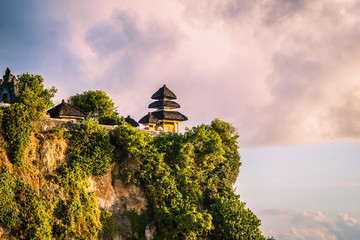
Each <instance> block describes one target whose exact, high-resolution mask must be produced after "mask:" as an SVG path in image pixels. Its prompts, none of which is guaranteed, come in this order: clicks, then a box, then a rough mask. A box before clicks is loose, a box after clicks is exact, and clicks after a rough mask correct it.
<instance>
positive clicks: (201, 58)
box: [0, 0, 360, 146]
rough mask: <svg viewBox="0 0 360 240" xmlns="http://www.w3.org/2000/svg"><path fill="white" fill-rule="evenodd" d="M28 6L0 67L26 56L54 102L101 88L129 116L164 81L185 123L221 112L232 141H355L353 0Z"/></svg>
mask: <svg viewBox="0 0 360 240" xmlns="http://www.w3.org/2000/svg"><path fill="white" fill-rule="evenodd" d="M14 6H16V4H15V5H14ZM54 9H56V11H54ZM37 11H40V12H39V14H38V16H39V17H37V18H36V19H37V20H36V21H34V22H31V23H32V24H30V25H26V24H25V23H24V26H26V28H24V29H26V31H25V33H26V35H25V37H24V38H21V37H20V38H19V37H18V35H16V34H15V32H14V31H10V34H8V36H10V38H13V39H10V38H3V39H2V40H0V42H1V41H3V42H2V43H3V44H2V45H4V46H5V45H6V46H11V48H6V49H12V50H16V49H21V54H20V53H18V54H17V53H13V52H10V51H9V50H0V53H3V54H2V55H1V57H0V64H2V65H4V64H5V65H7V64H8V63H7V59H12V60H11V63H16V62H18V64H19V65H20V64H22V65H23V66H26V65H27V64H28V66H29V70H28V71H30V72H33V71H37V72H35V73H37V74H41V75H44V76H45V77H46V78H45V80H46V81H47V80H48V79H49V80H50V82H51V84H52V85H56V86H59V88H60V91H59V93H58V96H59V99H61V98H64V97H66V95H70V94H74V93H75V92H81V91H84V90H87V89H102V90H105V91H106V92H107V93H108V94H109V95H110V96H111V97H112V98H113V99H114V100H115V102H116V103H117V105H119V109H118V110H119V112H120V113H121V114H123V115H128V114H131V115H135V116H134V117H135V118H136V119H137V118H140V117H142V115H144V114H145V113H146V112H147V111H148V109H147V105H148V104H149V103H150V96H151V94H152V93H153V92H155V91H156V90H157V88H158V87H160V86H161V85H162V84H164V83H167V84H168V86H169V87H170V88H171V89H172V90H173V91H174V92H175V93H177V94H178V97H179V103H180V105H181V106H182V109H181V111H183V112H184V114H186V115H187V116H188V117H189V121H188V122H187V123H184V125H187V126H192V125H195V124H199V123H208V122H210V121H211V120H212V119H214V118H215V117H220V118H222V119H224V120H226V121H230V122H233V123H234V124H235V126H236V127H237V128H238V131H239V134H240V142H241V145H242V146H244V145H247V146H250V145H251V146H257V145H273V144H288V143H312V142H323V141H328V140H330V139H331V138H333V139H336V140H338V139H344V138H351V139H359V138H360V125H359V124H358V123H357V122H356V121H354V119H356V118H357V116H358V115H359V111H358V108H357V107H356V104H354V102H357V101H358V98H359V97H358V95H359V93H358V90H357V89H360V83H359V81H358V79H359V78H360V70H359V68H358V64H357V63H358V62H359V60H360V46H359V44H358V42H359V40H360V29H359V27H358V26H359V22H360V17H359V16H360V4H358V3H357V1H355V0H348V1H335V0H334V1H325V0H314V1H310V0H306V1H300V0H266V1H252V0H246V1H240V0H226V1H223V0H221V1H220V0H217V1H211V2H209V1H204V0H199V1H196V2H194V1H188V0H181V1H180V0H173V1H152V2H151V4H150V3H149V2H148V1H143V0H134V1H127V0H122V1H115V0H106V1H102V2H99V1H95V0H89V1H88V2H87V4H84V3H83V2H82V1H61V2H60V1H59V2H52V3H51V4H50V3H48V4H45V5H43V6H42V8H38V9H37ZM41 12H42V13H41ZM50 12H51V13H52V14H48V13H50ZM24 16H27V15H24ZM39 19H40V20H39ZM20 20H21V21H22V22H25V20H26V19H25V20H24V21H23V20H22V18H19V21H20ZM21 21H20V22H21ZM15 23H16V22H15ZM1 26H3V25H1ZM1 26H0V28H1ZM4 26H5V27H2V29H3V30H4V31H3V32H6V30H8V28H10V29H11V28H13V27H14V26H17V25H16V24H15V25H14V24H13V22H11V21H10V22H9V23H6V24H5V25H4ZM0 30H1V29H0ZM28 33H29V34H28ZM36 33H40V34H36ZM26 36H28V38H26ZM34 36H35V37H34ZM39 36H42V37H39ZM34 38H35V39H36V40H39V41H33V39H34ZM19 39H20V40H21V41H20V40H19ZM26 40H29V41H31V43H34V42H35V43H36V44H35V43H34V47H32V46H33V45H29V46H30V48H29V47H24V46H23V45H24V41H25V42H26ZM25 45H26V44H25ZM22 56H26V57H25V58H23V57H22ZM29 56H35V57H33V58H30V57H29ZM29 59H34V60H32V61H31V64H32V65H34V66H33V67H32V65H31V64H30V63H29V62H30V61H29ZM23 61H26V62H23ZM10 68H12V69H14V68H13V67H12V66H10ZM21 69H23V67H22V68H21ZM24 71H27V69H24ZM15 72H16V67H15ZM64 95H65V96H64Z"/></svg>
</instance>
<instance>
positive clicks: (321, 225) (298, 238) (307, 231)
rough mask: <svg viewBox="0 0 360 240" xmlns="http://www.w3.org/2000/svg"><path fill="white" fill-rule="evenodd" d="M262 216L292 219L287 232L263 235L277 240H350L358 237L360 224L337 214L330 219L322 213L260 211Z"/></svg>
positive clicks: (266, 232) (341, 214) (345, 215)
mask: <svg viewBox="0 0 360 240" xmlns="http://www.w3.org/2000/svg"><path fill="white" fill-rule="evenodd" d="M261 213H262V214H270V215H273V216H275V215H279V214H281V215H287V216H291V217H292V224H291V227H290V228H289V229H288V230H287V231H283V232H281V233H280V232H275V231H273V230H269V231H265V235H269V236H274V237H275V238H276V239H278V240H309V239H311V240H350V239H357V238H358V237H359V236H360V224H359V223H358V221H357V220H356V219H355V218H352V217H350V216H349V215H348V214H345V213H339V214H338V217H337V219H335V220H334V219H331V218H329V217H327V216H325V215H324V214H323V213H322V212H320V211H317V212H303V213H294V211H290V210H286V211H285V210H283V209H278V210H271V211H266V210H263V211H261Z"/></svg>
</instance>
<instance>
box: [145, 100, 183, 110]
mask: <svg viewBox="0 0 360 240" xmlns="http://www.w3.org/2000/svg"><path fill="white" fill-rule="evenodd" d="M164 107H169V108H180V105H179V104H178V103H177V102H174V101H167V100H159V101H155V102H153V103H151V104H150V105H149V108H164Z"/></svg>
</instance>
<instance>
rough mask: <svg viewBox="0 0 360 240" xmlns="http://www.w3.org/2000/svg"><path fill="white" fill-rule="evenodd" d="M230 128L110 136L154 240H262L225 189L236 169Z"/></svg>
mask: <svg viewBox="0 0 360 240" xmlns="http://www.w3.org/2000/svg"><path fill="white" fill-rule="evenodd" d="M237 138H238V135H237V134H236V131H235V128H234V127H233V126H232V125H231V124H229V123H226V122H223V121H221V120H218V119H216V120H214V121H213V122H212V123H211V125H201V126H198V127H194V128H192V129H190V130H187V131H186V133H185V134H183V135H179V134H161V135H159V136H157V137H155V138H151V137H149V136H148V135H147V134H146V132H144V131H141V130H139V129H135V128H132V127H131V126H129V125H128V124H122V125H121V126H119V127H118V128H116V129H115V130H114V131H112V133H111V141H112V144H113V145H114V146H115V147H116V150H115V159H116V161H118V163H119V164H120V166H122V167H121V174H122V176H123V180H124V181H125V182H126V183H128V184H131V183H135V184H139V185H141V186H144V188H145V191H146V194H147V196H148V199H149V201H150V206H151V210H152V211H153V214H152V216H153V221H154V222H155V224H156V227H157V229H158V234H157V239H265V237H264V236H262V234H261V231H260V230H259V226H260V220H259V219H258V218H257V217H256V216H255V215H254V214H253V213H252V212H251V211H250V210H249V209H246V208H245V204H244V203H241V202H240V201H239V197H238V196H237V195H236V194H235V193H234V191H233V189H232V187H231V185H232V184H233V183H234V181H235V180H236V175H237V174H238V168H239V166H240V156H239V154H238V151H237Z"/></svg>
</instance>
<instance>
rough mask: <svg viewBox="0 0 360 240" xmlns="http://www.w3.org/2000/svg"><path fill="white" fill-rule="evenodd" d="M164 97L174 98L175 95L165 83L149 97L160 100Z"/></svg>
mask: <svg viewBox="0 0 360 240" xmlns="http://www.w3.org/2000/svg"><path fill="white" fill-rule="evenodd" d="M164 98H168V99H176V95H175V94H174V93H173V92H172V91H171V90H170V89H168V88H167V87H166V84H164V86H162V87H161V88H159V90H157V92H156V93H154V94H153V95H152V96H151V99H158V100H161V99H164Z"/></svg>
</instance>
